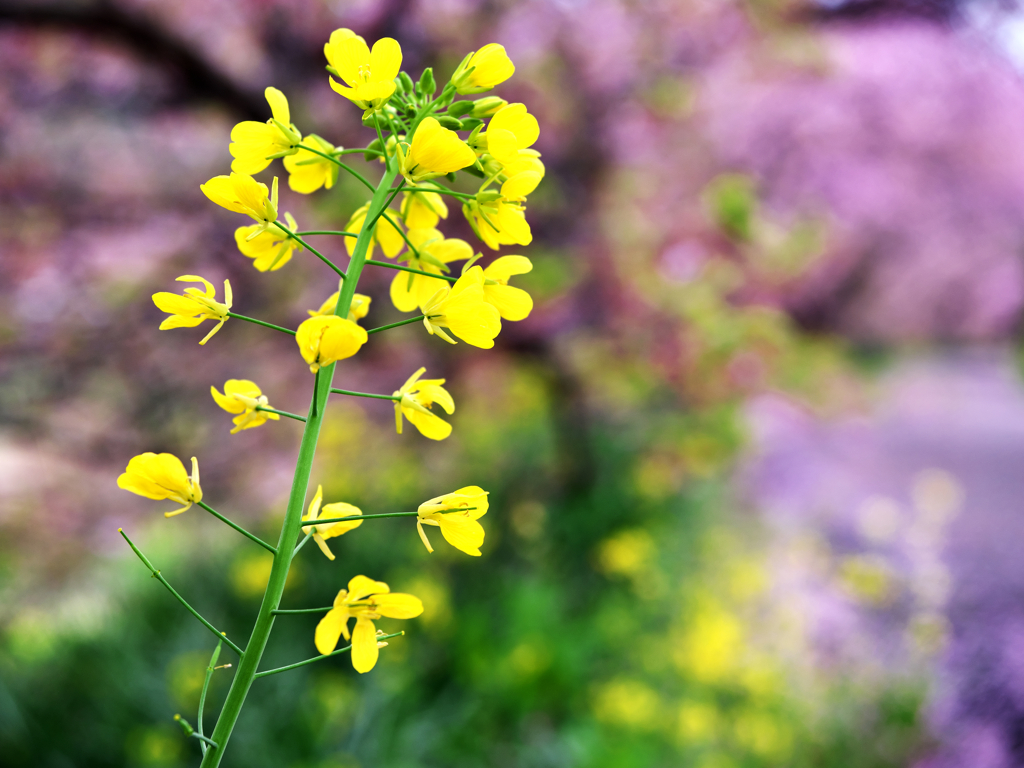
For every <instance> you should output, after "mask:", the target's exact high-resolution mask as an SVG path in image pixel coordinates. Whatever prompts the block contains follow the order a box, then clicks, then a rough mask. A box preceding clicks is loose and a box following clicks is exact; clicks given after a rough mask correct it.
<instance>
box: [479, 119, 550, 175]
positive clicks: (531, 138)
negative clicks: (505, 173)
mask: <svg viewBox="0 0 1024 768" xmlns="http://www.w3.org/2000/svg"><path fill="white" fill-rule="evenodd" d="M539 137H540V125H539V124H538V123H537V118H536V117H534V116H533V115H531V114H530V113H529V112H527V111H526V105H525V104H508V105H506V106H504V107H502V108H501V109H499V110H498V111H497V112H495V113H494V117H492V118H491V122H490V123H489V124H488V125H487V130H486V131H485V132H484V133H480V134H478V135H477V139H476V141H477V143H478V144H479V146H480V147H481V149H482V150H483V151H486V152H488V153H489V154H490V155H492V156H493V157H494V158H495V159H496V160H497V161H498V162H500V163H501V164H502V165H509V164H511V163H514V162H516V161H518V160H519V153H520V151H522V150H524V149H528V148H530V147H531V146H533V144H534V142H535V141H537V139H538V138H539Z"/></svg>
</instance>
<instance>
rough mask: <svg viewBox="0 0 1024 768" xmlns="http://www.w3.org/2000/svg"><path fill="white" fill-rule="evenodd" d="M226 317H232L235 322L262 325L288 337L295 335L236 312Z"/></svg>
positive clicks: (229, 313) (285, 329) (284, 329)
mask: <svg viewBox="0 0 1024 768" xmlns="http://www.w3.org/2000/svg"><path fill="white" fill-rule="evenodd" d="M228 317H233V318H235V319H236V320H245V322H247V323H255V324H256V325H262V326H263V327H264V328H271V329H273V330H275V331H280V332H281V333H287V334H288V335H289V336H294V335H295V331H290V330H288V329H287V328H282V327H281V326H280V325H274V324H273V323H265V322H263V321H262V320H257V319H256V318H255V317H246V316H245V315H240V314H238V313H237V312H228Z"/></svg>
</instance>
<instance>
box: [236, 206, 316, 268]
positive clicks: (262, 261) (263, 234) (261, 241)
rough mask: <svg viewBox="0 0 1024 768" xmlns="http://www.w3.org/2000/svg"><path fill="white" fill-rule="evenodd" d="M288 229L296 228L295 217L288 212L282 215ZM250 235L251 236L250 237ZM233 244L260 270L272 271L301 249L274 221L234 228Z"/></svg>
mask: <svg viewBox="0 0 1024 768" xmlns="http://www.w3.org/2000/svg"><path fill="white" fill-rule="evenodd" d="M284 220H285V223H286V224H287V225H288V229H290V230H291V231H292V232H294V231H295V230H296V229H298V225H297V224H296V223H295V219H294V218H293V217H292V215H291V214H290V213H286V214H285V215H284ZM250 236H252V237H250ZM235 245H237V246H238V250H239V251H241V252H242V255H243V256H247V257H248V258H250V259H253V263H252V265H253V266H254V267H256V269H258V270H259V271H260V272H267V271H270V272H273V271H275V270H278V269H280V268H281V267H283V266H284V265H285V264H287V263H288V262H289V261H291V259H292V254H294V253H295V251H301V250H302V246H301V245H299V241H298V240H296V239H295V238H293V237H292V236H291V235H289V234H287V233H286V232H285V231H284V230H282V229H281V228H280V227H279V226H278V225H277V224H276V223H274V224H271V225H270V226H269V227H265V228H264V227H261V226H260V225H259V224H250V225H249V226H247V227H239V228H238V229H236V230H235Z"/></svg>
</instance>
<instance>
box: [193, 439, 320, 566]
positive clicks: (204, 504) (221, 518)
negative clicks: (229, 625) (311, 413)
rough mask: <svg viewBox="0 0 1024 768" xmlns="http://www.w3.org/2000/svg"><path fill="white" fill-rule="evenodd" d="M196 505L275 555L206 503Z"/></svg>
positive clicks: (258, 539) (257, 537) (257, 539)
mask: <svg viewBox="0 0 1024 768" xmlns="http://www.w3.org/2000/svg"><path fill="white" fill-rule="evenodd" d="M303 421H305V419H303ZM196 504H197V505H199V506H200V507H202V508H203V509H205V510H206V511H207V512H209V513H210V514H211V515H213V516H214V517H216V518H217V519H218V520H220V521H221V522H222V523H225V524H226V525H229V526H231V527H232V528H234V529H235V530H236V531H238V532H239V533H240V534H242V535H243V536H245V538H247V539H250V540H251V541H255V542H256V543H257V544H259V545H260V546H261V547H263V548H264V549H265V550H267V551H268V552H273V553H274V554H275V555H276V554H277V550H276V549H275V548H274V547H272V546H270V545H269V544H267V542H265V541H264V540H263V539H261V538H260V537H259V536H256V535H254V534H252V533H249V532H248V531H247V530H245V528H243V527H242V526H240V525H237V524H236V523H233V522H231V521H230V520H228V519H227V518H226V517H224V515H222V514H221V513H220V512H218V511H217V510H216V509H214V508H213V507H211V506H210V505H209V504H207V503H206V502H205V501H197V502H196Z"/></svg>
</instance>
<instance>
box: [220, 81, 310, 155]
mask: <svg viewBox="0 0 1024 768" xmlns="http://www.w3.org/2000/svg"><path fill="white" fill-rule="evenodd" d="M264 95H265V96H266V97H267V102H268V103H269V104H270V111H271V114H273V117H272V118H271V119H270V120H267V122H265V123H258V122H256V121H255V120H246V121H244V122H241V123H239V124H238V125H236V126H235V127H234V128H232V129H231V145H230V146H229V147H228V151H230V152H231V156H232V157H233V158H235V159H234V160H233V161H232V162H231V170H232V171H234V172H235V173H247V174H249V175H252V174H254V173H259V172H260V171H262V170H263V169H264V168H266V167H267V166H268V165H270V161H271V160H273V159H274V158H275V157H284V156H285V155H286V154H287V155H291V154H294V153H295V152H296V151H297V150H296V145H298V143H299V141H301V140H302V134H301V133H299V132H298V130H297V129H296V128H295V126H294V125H292V119H291V112H290V110H289V109H288V99H287V98H285V95H284V94H283V93H281V92H280V91H279V90H277V88H267V89H266V91H264Z"/></svg>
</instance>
